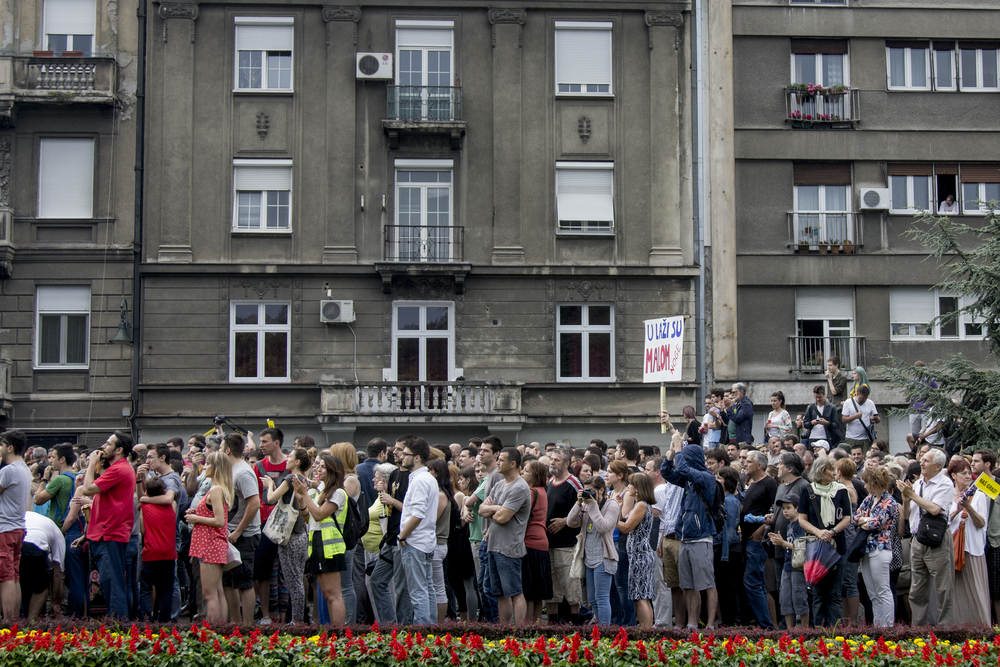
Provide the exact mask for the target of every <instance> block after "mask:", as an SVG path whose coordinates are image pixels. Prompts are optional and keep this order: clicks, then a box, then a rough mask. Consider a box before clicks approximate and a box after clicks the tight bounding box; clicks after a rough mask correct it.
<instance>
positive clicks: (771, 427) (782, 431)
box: [764, 391, 792, 440]
mask: <svg viewBox="0 0 1000 667" xmlns="http://www.w3.org/2000/svg"><path fill="white" fill-rule="evenodd" d="M771 408H773V409H772V410H771V414H769V415H768V416H767V424H765V426H764V430H765V431H766V433H767V437H769V438H771V437H773V436H778V437H779V438H781V439H782V440H784V438H785V436H787V435H790V434H791V433H792V418H791V417H790V416H789V414H788V410H786V409H785V395H784V394H783V393H781V392H780V391H776V392H774V393H773V394H771Z"/></svg>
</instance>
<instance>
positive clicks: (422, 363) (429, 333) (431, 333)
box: [389, 301, 456, 382]
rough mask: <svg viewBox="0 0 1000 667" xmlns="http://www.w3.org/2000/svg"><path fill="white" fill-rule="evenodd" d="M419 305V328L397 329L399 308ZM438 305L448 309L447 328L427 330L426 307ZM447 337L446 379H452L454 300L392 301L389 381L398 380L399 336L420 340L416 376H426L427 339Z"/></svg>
mask: <svg viewBox="0 0 1000 667" xmlns="http://www.w3.org/2000/svg"><path fill="white" fill-rule="evenodd" d="M409 307H419V308H420V329H418V330H416V331H412V330H408V331H398V330H397V325H398V313H399V309H400V308H409ZM428 307H438V308H447V309H448V328H447V329H446V330H445V329H438V330H428V329H427V328H426V327H427V308H428ZM445 337H447V339H448V380H449V381H454V379H455V377H456V369H455V302H454V301H393V302H392V343H391V344H392V351H391V357H392V358H391V360H390V361H391V365H390V367H389V373H390V374H391V376H392V377H391V378H390V381H392V382H397V381H398V375H397V372H398V367H397V358H396V357H397V352H398V350H397V345H396V343H397V341H398V339H400V338H417V339H419V341H420V351H419V361H418V363H419V369H418V371H417V377H418V378H426V377H427V339H428V338H445ZM417 382H439V380H433V381H432V380H417Z"/></svg>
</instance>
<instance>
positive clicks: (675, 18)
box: [646, 12, 684, 51]
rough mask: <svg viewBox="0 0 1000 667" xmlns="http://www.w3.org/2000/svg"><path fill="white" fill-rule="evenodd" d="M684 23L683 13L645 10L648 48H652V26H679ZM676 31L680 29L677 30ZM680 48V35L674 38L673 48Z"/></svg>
mask: <svg viewBox="0 0 1000 667" xmlns="http://www.w3.org/2000/svg"><path fill="white" fill-rule="evenodd" d="M682 25H684V14H682V13H680V12H646V26H647V27H648V28H649V50H650V51H652V50H653V28H654V27H658V26H666V27H673V28H680V27H681V26H682ZM678 33H680V31H679V30H678ZM678 48H680V35H679V34H678V35H677V36H676V37H675V39H674V50H675V51H676V50H677V49H678Z"/></svg>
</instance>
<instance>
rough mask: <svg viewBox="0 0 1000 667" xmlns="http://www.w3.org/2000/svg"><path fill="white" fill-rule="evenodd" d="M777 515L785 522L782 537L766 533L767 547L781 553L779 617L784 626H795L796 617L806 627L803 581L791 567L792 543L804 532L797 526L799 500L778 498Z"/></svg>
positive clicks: (799, 572) (795, 496) (790, 496)
mask: <svg viewBox="0 0 1000 667" xmlns="http://www.w3.org/2000/svg"><path fill="white" fill-rule="evenodd" d="M778 503H779V504H780V505H781V513H782V514H783V515H784V517H785V519H786V520H787V521H788V526H787V528H786V529H785V534H784V536H782V535H780V534H779V533H770V534H769V535H768V537H770V539H771V544H773V545H774V546H776V547H784V549H785V567H784V570H782V572H781V600H780V602H781V613H782V614H783V615H784V616H785V626H786V627H788V628H789V629H791V628H792V627H794V626H795V617H796V616H798V619H799V623H798V625H799V627H800V628H802V627H809V597H808V594H807V593H806V577H805V574H804V573H803V572H802V570H796V569H795V568H793V567H792V543H793V542H795V539H796V538H798V537H805V534H806V533H805V530H803V529H802V526H800V525H799V512H798V507H799V496H798V494H795V493H788V494H785V496H783V497H781V498H778Z"/></svg>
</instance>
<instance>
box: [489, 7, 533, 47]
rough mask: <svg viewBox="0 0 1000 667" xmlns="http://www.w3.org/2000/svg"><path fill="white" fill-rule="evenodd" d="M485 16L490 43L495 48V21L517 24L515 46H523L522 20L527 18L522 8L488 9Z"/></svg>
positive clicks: (526, 13)
mask: <svg viewBox="0 0 1000 667" xmlns="http://www.w3.org/2000/svg"><path fill="white" fill-rule="evenodd" d="M486 18H487V19H488V20H489V22H490V26H491V28H490V45H491V46H493V47H494V48H496V45H497V23H516V24H517V47H518V48H521V47H522V46H524V22H525V21H527V20H528V12H527V11H525V10H523V9H511V8H509V7H504V8H502V9H490V10H488V11H487V12H486Z"/></svg>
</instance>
